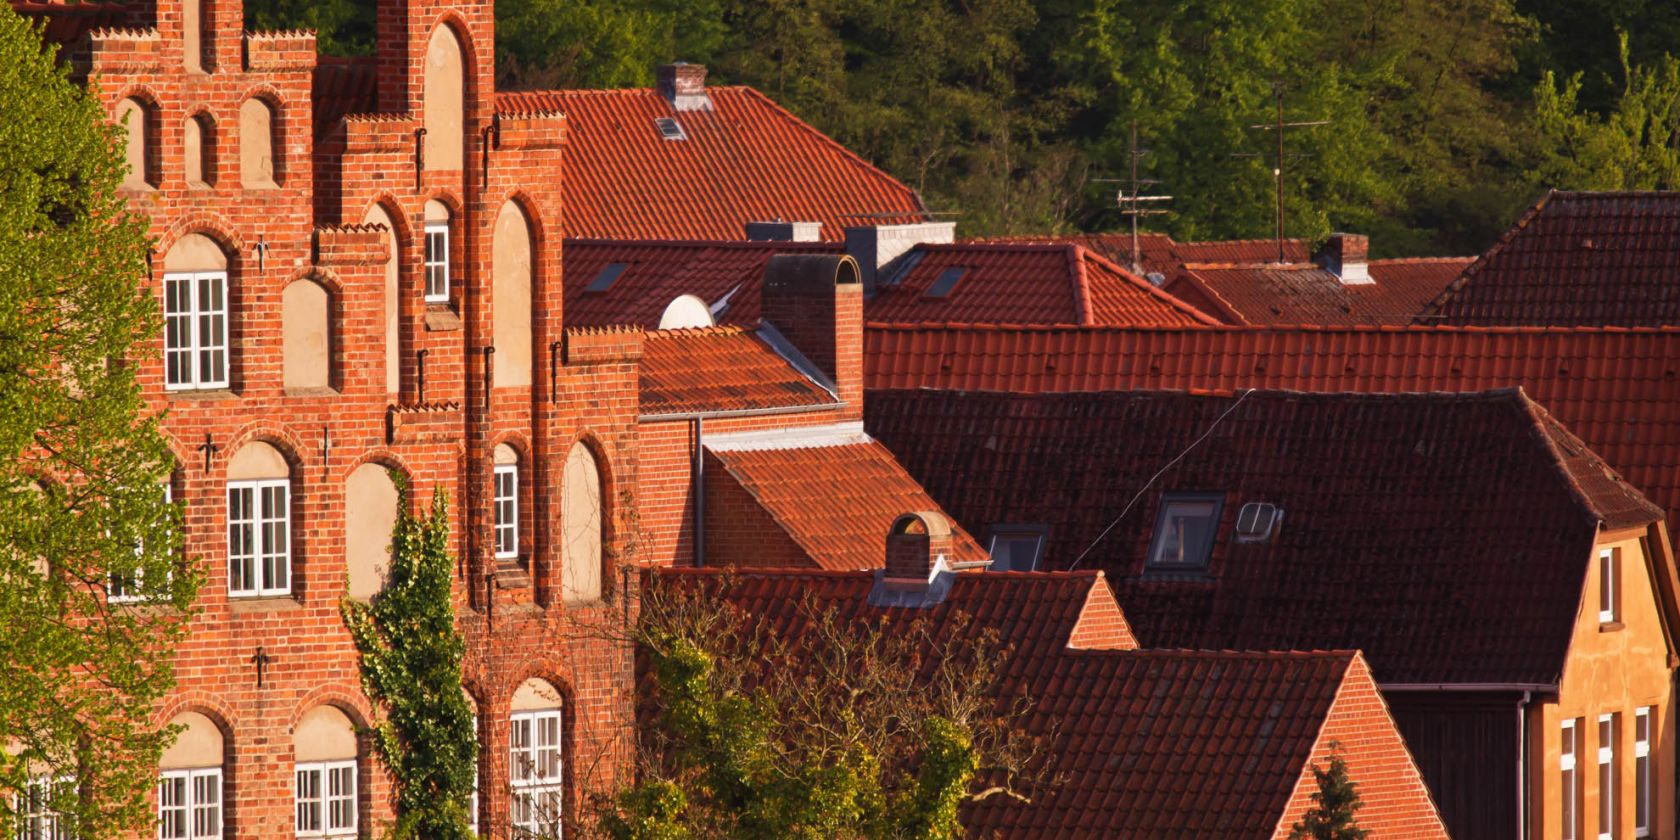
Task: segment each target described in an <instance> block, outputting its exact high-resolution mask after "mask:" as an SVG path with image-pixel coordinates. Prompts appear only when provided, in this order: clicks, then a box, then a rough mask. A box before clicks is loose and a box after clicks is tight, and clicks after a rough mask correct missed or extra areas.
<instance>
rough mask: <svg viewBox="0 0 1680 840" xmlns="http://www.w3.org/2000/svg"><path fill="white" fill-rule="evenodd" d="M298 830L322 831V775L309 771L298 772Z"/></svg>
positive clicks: (312, 770) (313, 770) (317, 771)
mask: <svg viewBox="0 0 1680 840" xmlns="http://www.w3.org/2000/svg"><path fill="white" fill-rule="evenodd" d="M297 830H298V831H299V832H304V831H320V830H321V773H320V771H319V770H315V769H308V770H299V771H297Z"/></svg>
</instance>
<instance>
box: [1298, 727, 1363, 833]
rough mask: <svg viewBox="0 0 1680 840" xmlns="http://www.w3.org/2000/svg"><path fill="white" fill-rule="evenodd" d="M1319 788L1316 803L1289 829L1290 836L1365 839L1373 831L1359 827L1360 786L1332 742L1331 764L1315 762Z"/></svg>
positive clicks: (1314, 772) (1314, 798) (1314, 767)
mask: <svg viewBox="0 0 1680 840" xmlns="http://www.w3.org/2000/svg"><path fill="white" fill-rule="evenodd" d="M1312 771H1313V780H1314V781H1316V782H1317V783H1318V792H1317V793H1315V794H1313V797H1312V798H1313V806H1312V807H1311V808H1308V809H1307V812H1306V813H1305V814H1303V815H1302V816H1301V821H1300V822H1298V823H1296V824H1295V825H1294V827H1293V828H1292V829H1291V830H1290V832H1289V840H1365V837H1366V836H1368V835H1369V834H1370V832H1368V831H1366V830H1365V829H1363V828H1360V827H1359V819H1358V816H1359V809H1360V808H1361V807H1362V805H1363V803H1361V802H1360V801H1359V786H1358V785H1356V784H1354V782H1353V780H1352V779H1349V778H1348V774H1347V763H1346V762H1344V761H1342V757H1341V756H1340V755H1337V754H1336V752H1335V745H1333V744H1332V745H1331V753H1330V766H1329V767H1327V768H1321V767H1319V766H1318V765H1317V764H1314V765H1313V768H1312Z"/></svg>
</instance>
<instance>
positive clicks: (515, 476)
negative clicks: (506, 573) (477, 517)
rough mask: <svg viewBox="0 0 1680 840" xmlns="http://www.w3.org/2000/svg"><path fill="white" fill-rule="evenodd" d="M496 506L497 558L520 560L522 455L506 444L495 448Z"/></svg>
mask: <svg viewBox="0 0 1680 840" xmlns="http://www.w3.org/2000/svg"><path fill="white" fill-rule="evenodd" d="M495 461H496V464H495V470H494V473H493V478H494V481H495V485H496V486H495V493H494V502H495V507H496V558H497V559H498V560H516V559H518V558H519V453H517V452H515V451H513V447H511V446H508V445H507V444H505V443H503V444H498V445H497V446H496V456H495Z"/></svg>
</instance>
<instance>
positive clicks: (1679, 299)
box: [1430, 191, 1680, 327]
mask: <svg viewBox="0 0 1680 840" xmlns="http://www.w3.org/2000/svg"><path fill="white" fill-rule="evenodd" d="M1676 278H1680V192H1604V193H1591V192H1556V191H1554V192H1550V193H1547V194H1546V195H1545V196H1544V197H1543V198H1541V199H1540V201H1539V202H1537V203H1536V204H1535V205H1534V206H1533V207H1532V208H1530V209H1529V211H1528V212H1527V213H1526V214H1524V215H1523V217H1522V218H1521V219H1519V220H1518V221H1517V223H1516V225H1515V226H1513V227H1512V228H1511V229H1510V230H1509V231H1506V233H1505V234H1504V235H1503V236H1501V237H1500V239H1499V241H1498V242H1497V243H1495V244H1494V246H1493V247H1492V248H1490V249H1488V251H1487V253H1485V254H1483V255H1482V256H1481V258H1480V259H1478V260H1476V262H1475V263H1474V264H1473V265H1471V266H1470V267H1469V268H1468V269H1466V270H1465V272H1464V276H1463V277H1462V278H1461V279H1459V280H1458V281H1457V282H1455V283H1454V284H1453V285H1452V287H1451V288H1449V289H1448V290H1446V291H1445V292H1444V293H1443V294H1442V295H1441V296H1440V298H1439V299H1438V300H1436V302H1435V305H1434V306H1433V307H1432V310H1431V312H1430V315H1432V316H1435V317H1436V318H1438V319H1439V320H1440V321H1442V322H1444V323H1449V324H1464V325H1485V326H1492V325H1532V326H1584V327H1588V326H1619V327H1652V326H1662V325H1668V324H1680V280H1677V279H1676Z"/></svg>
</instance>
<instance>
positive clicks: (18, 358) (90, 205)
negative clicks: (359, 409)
mask: <svg viewBox="0 0 1680 840" xmlns="http://www.w3.org/2000/svg"><path fill="white" fill-rule="evenodd" d="M66 73H67V71H66V70H65V68H63V67H61V66H59V65H58V64H57V62H56V61H55V56H54V53H53V51H52V50H50V49H45V48H43V46H42V41H41V38H40V35H39V34H38V33H37V32H35V31H34V30H33V29H32V27H31V26H30V24H28V23H27V22H25V21H24V20H23V19H22V18H20V17H19V16H18V15H17V14H15V13H14V12H13V11H12V10H11V9H10V8H9V7H7V8H4V9H0V113H3V114H5V117H4V118H3V119H0V418H3V419H0V546H4V548H3V549H0V733H4V736H0V825H8V826H9V825H12V824H13V823H12V820H13V819H14V818H15V814H14V813H13V810H14V807H15V802H14V799H13V796H12V794H13V793H15V792H20V791H24V790H26V788H28V787H29V785H30V780H31V779H38V780H39V779H46V780H59V781H58V783H56V784H50V785H48V786H47V787H46V788H39V787H38V788H37V789H38V790H43V789H50V790H51V791H52V792H53V796H52V800H53V801H51V802H50V803H45V805H47V806H48V807H50V808H51V810H54V811H57V812H60V813H61V814H62V815H63V816H62V821H63V822H64V823H67V824H68V825H67V826H66V828H67V829H69V830H71V831H74V832H76V833H77V834H78V835H79V836H83V837H111V836H116V835H118V834H120V833H121V832H122V831H124V830H128V829H135V828H144V827H146V826H148V825H149V824H150V820H151V819H152V818H153V814H152V812H151V811H150V809H149V808H148V807H147V804H146V794H147V792H148V791H149V790H150V789H151V788H152V786H153V785H155V784H156V781H157V776H156V774H157V760H158V758H159V755H160V754H161V751H162V749H163V747H164V746H165V744H166V743H167V741H168V740H169V738H170V733H168V732H158V731H156V730H155V729H154V728H153V726H152V724H151V721H150V716H151V713H152V711H153V709H154V708H155V705H156V703H157V701H158V700H159V699H160V698H162V697H163V696H164V695H165V693H166V692H167V691H168V690H169V688H170V687H171V686H172V685H173V682H174V673H173V670H172V668H171V666H170V661H169V659H170V657H169V651H170V650H171V648H172V645H173V644H174V643H175V642H177V641H178V640H179V639H180V638H181V634H182V633H183V632H184V627H185V624H186V622H187V620H188V617H189V615H188V608H189V607H190V605H191V604H192V602H193V599H194V596H195V594H196V591H197V585H198V577H197V575H196V574H195V573H193V572H192V571H191V570H189V569H188V568H186V567H185V566H184V565H183V564H180V563H179V549H180V540H179V538H178V534H179V529H178V528H177V527H175V526H176V524H177V521H178V518H179V517H178V513H177V511H176V510H175V508H174V507H173V506H172V505H170V504H168V503H167V502H166V501H165V495H164V492H163V490H162V486H163V482H165V481H166V480H167V476H168V474H169V464H170V463H171V456H170V453H169V447H168V444H167V442H166V440H165V438H164V436H163V434H162V433H161V432H160V430H159V427H158V420H157V417H156V415H155V414H154V413H153V411H152V410H151V409H150V408H149V407H148V406H147V404H146V402H145V400H144V399H143V397H142V394H141V389H140V386H139V383H138V381H137V380H136V366H135V365H134V364H133V363H132V362H130V361H129V360H130V359H131V358H132V357H133V355H134V354H135V353H136V352H137V351H138V352H142V353H145V352H150V351H149V350H148V349H147V348H151V347H153V346H154V342H155V341H156V339H157V336H158V330H159V328H160V325H161V318H160V316H159V311H158V304H157V301H156V299H155V298H154V297H153V296H152V294H150V293H149V292H148V291H146V290H144V289H143V288H142V279H143V278H144V277H146V275H147V264H146V253H147V244H146V239H145V237H146V225H145V221H144V220H143V219H141V218H139V217H137V216H135V215H133V214H131V213H129V212H128V207H127V204H126V202H125V200H124V199H123V197H122V196H121V195H120V194H119V185H120V184H121V182H122V180H123V176H124V159H123V156H122V152H121V147H122V144H123V141H122V128H121V127H119V126H114V125H111V124H109V122H108V121H107V119H106V115H105V111H104V108H103V107H102V106H101V104H100V103H99V101H98V100H97V99H96V98H95V97H93V96H90V95H89V94H88V93H87V92H86V91H85V90H84V89H83V88H81V87H79V86H77V85H75V84H73V83H71V82H70V80H69V79H68V78H67V76H66ZM113 580H115V581H116V582H117V584H116V585H118V586H120V587H121V590H120V591H121V593H122V594H125V595H133V596H135V597H138V598H144V599H148V600H151V601H154V602H158V603H157V604H155V605H148V606H140V607H135V606H127V605H115V604H112V603H110V602H109V600H108V591H109V590H110V588H111V587H112V586H113ZM26 799H27V797H26Z"/></svg>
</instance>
